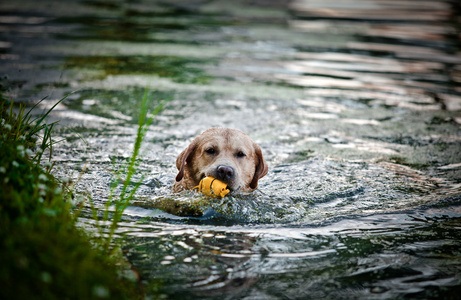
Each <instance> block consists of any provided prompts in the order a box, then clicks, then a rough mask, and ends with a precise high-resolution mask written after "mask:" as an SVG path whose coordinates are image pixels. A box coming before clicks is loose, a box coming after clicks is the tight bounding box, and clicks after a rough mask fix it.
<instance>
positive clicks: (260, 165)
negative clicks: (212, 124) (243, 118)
mask: <svg viewBox="0 0 461 300" xmlns="http://www.w3.org/2000/svg"><path fill="white" fill-rule="evenodd" d="M176 167H177V168H178V170H179V172H178V175H177V176H176V182H177V183H181V184H182V185H183V186H184V188H186V189H190V188H192V187H193V186H195V185H198V183H199V182H200V180H201V179H202V178H204V177H207V176H211V177H214V178H217V179H219V180H220V181H222V182H225V183H227V184H228V188H229V189H231V190H233V191H241V192H252V191H254V190H255V189H256V188H257V187H258V180H259V179H260V178H262V177H263V176H264V175H266V174H267V172H268V168H267V163H266V161H265V160H264V157H263V154H262V152H261V148H260V147H259V145H258V144H256V143H255V142H253V141H252V140H251V139H250V138H249V137H248V136H247V135H246V134H245V133H243V132H241V131H239V130H235V129H228V128H212V129H208V130H206V131H205V132H203V133H202V134H201V135H199V136H198V137H196V138H195V139H194V140H193V141H192V142H191V144H190V145H189V146H188V147H187V148H186V149H185V150H184V151H183V152H182V153H181V154H180V155H179V156H178V158H177V160H176Z"/></svg>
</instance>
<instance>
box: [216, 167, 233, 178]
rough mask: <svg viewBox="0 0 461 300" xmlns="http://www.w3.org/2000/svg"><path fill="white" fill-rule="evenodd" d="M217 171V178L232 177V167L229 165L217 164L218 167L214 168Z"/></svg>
mask: <svg viewBox="0 0 461 300" xmlns="http://www.w3.org/2000/svg"><path fill="white" fill-rule="evenodd" d="M216 171H217V173H218V177H219V179H222V180H226V179H227V180H228V179H231V178H232V177H234V169H232V168H231V167H229V166H223V165H221V166H218V168H217V169H216Z"/></svg>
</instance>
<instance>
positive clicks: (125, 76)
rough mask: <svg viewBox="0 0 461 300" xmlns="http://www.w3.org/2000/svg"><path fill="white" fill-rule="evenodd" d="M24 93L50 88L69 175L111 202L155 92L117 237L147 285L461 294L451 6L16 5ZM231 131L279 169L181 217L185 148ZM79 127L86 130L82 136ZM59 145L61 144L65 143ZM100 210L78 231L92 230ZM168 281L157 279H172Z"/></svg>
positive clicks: (13, 56) (4, 26) (5, 44)
mask: <svg viewBox="0 0 461 300" xmlns="http://www.w3.org/2000/svg"><path fill="white" fill-rule="evenodd" d="M0 7H1V8H2V9H1V15H0V40H1V43H0V54H1V64H2V70H3V72H4V73H5V74H7V75H8V79H7V84H8V85H9V86H10V92H9V93H10V95H11V96H12V97H13V98H15V99H18V101H25V102H27V101H32V100H37V99H39V98H41V97H44V96H48V98H47V99H46V100H45V101H44V102H43V105H42V107H43V108H46V107H50V106H51V105H52V104H53V103H55V102H56V101H57V100H58V99H60V98H61V97H62V96H63V95H65V94H67V93H69V92H72V94H71V95H70V96H68V97H67V99H66V100H65V101H64V102H63V104H61V105H59V106H58V107H57V109H56V110H55V111H54V112H53V115H52V116H51V118H52V120H61V121H60V124H61V125H62V126H61V129H60V131H59V136H62V137H64V138H65V139H66V142H63V143H60V144H58V145H56V146H55V147H54V150H53V152H54V158H53V161H55V162H56V169H55V172H56V175H57V176H58V177H60V178H65V177H68V178H71V179H73V180H74V181H75V182H76V191H77V192H78V193H79V195H80V197H81V198H85V197H86V198H88V197H91V199H93V201H94V203H95V205H96V206H97V207H101V209H102V207H103V206H104V204H105V203H106V202H107V201H108V197H109V196H108V195H109V194H110V187H109V186H110V182H111V180H112V179H113V178H114V177H113V172H114V170H117V169H118V168H120V167H121V166H122V164H123V162H124V160H125V159H127V158H128V157H130V155H131V151H132V148H133V142H134V139H135V136H136V131H137V126H136V124H137V118H138V113H139V106H140V101H141V99H142V96H143V94H144V91H145V89H146V88H148V90H149V91H148V95H149V98H151V99H152V105H151V109H152V110H153V109H154V107H155V106H156V105H158V104H159V103H160V102H161V101H167V104H166V106H165V108H164V110H163V111H162V112H161V114H160V115H158V116H156V118H155V122H154V124H153V125H152V126H151V127H150V130H149V131H148V133H147V136H146V138H145V141H144V144H143V147H142V150H141V153H142V155H141V159H140V161H139V169H138V172H137V174H136V176H135V177H136V178H135V180H134V181H137V180H142V185H141V187H140V189H139V191H138V193H137V194H136V197H135V201H134V203H133V206H130V207H129V208H128V209H127V210H126V212H125V215H124V220H123V223H122V224H121V226H120V229H119V234H120V236H122V235H124V236H125V237H124V238H123V239H124V241H125V246H124V251H125V253H126V258H127V261H128V262H129V263H130V264H131V265H132V269H133V270H135V271H134V272H135V273H136V274H138V275H139V276H140V279H139V280H140V282H141V283H142V285H143V286H144V289H145V291H146V294H147V295H157V294H158V293H161V294H165V295H167V297H168V298H173V299H174V298H177V299H188V298H190V299H203V298H220V299H222V298H225V299H318V298H326V299H330V298H335V299H355V298H361V299H363V298H366V299H396V298H397V299H398V298H424V299H430V298H442V299H454V298H455V297H456V296H457V295H459V293H460V286H461V284H460V283H461V278H460V275H459V274H460V273H459V270H460V267H461V266H460V261H461V254H460V251H459V249H460V246H461V245H460V244H461V242H460V234H459V232H460V231H459V229H460V226H461V223H460V222H461V209H460V204H461V202H460V196H461V185H460V184H461V155H460V153H461V151H460V144H461V135H460V123H461V114H460V110H461V89H460V86H461V85H460V82H461V67H460V65H461V56H460V55H459V53H460V52H459V51H460V44H459V28H460V24H459V18H460V17H459V16H460V15H459V5H457V3H455V2H451V1H403V2H402V1H385V2H383V1H365V2H364V1H353V0H350V1H342V2H339V3H338V2H337V1H308V0H297V1H243V0H242V1H232V4H231V3H230V2H228V1H203V2H200V1H199V2H187V1H179V0H178V1H168V2H164V1H147V0H144V1H137V2H136V3H130V2H126V3H125V2H122V1H117V2H111V1H73V2H65V3H61V2H57V1H45V2H43V3H42V5H40V6H37V4H36V3H35V2H34V1H16V2H14V3H5V4H1V6H0ZM215 126H220V127H232V128H237V129H240V130H242V131H244V132H246V133H248V134H249V135H250V136H251V137H252V138H253V139H254V140H255V141H256V142H257V143H258V144H259V145H261V147H262V149H263V153H264V156H265V158H266V160H267V161H268V164H269V167H270V172H269V174H268V175H267V176H266V177H264V178H263V179H262V180H260V188H259V190H258V191H257V192H256V193H254V194H253V195H250V196H243V195H232V196H230V197H225V198H224V199H215V200H210V201H209V203H206V204H201V205H199V206H196V207H195V208H194V212H195V214H188V213H183V214H180V215H173V214H171V213H169V212H167V211H165V210H162V209H159V205H158V203H161V202H162V201H165V199H168V200H169V201H176V202H178V203H184V205H187V204H188V203H190V202H191V201H197V200H203V197H202V196H200V195H197V194H195V193H192V192H186V193H182V194H176V195H175V194H172V193H171V186H172V184H173V180H174V177H175V175H176V172H177V170H176V169H175V160H176V157H177V155H178V154H179V153H180V152H181V151H182V150H183V149H184V148H185V147H186V146H187V145H188V143H189V142H190V141H191V140H192V139H193V137H195V136H196V135H198V134H199V133H200V132H202V131H204V130H206V129H207V128H210V127H215ZM77 134H78V135H80V136H81V137H83V139H84V141H85V142H84V141H82V139H80V138H79V137H78V135H77ZM57 138H58V137H57ZM93 223H94V222H93V221H92V220H91V219H90V215H88V216H87V215H84V216H83V217H82V218H81V224H82V226H85V227H87V228H88V230H91V228H92V227H93V226H94V225H93ZM159 282H161V283H162V286H163V288H162V289H161V290H160V291H158V290H157V287H158V283H159Z"/></svg>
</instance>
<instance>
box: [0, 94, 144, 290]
mask: <svg viewBox="0 0 461 300" xmlns="http://www.w3.org/2000/svg"><path fill="white" fill-rule="evenodd" d="M0 96H1V97H0V116H1V118H0V282H2V288H1V289H0V299H96V298H100V297H101V296H104V297H106V298H110V299H126V298H131V299H132V298H137V297H138V296H139V295H140V292H139V291H138V290H137V288H136V286H135V283H133V282H130V281H127V280H126V279H123V278H121V277H120V274H119V267H117V263H118V262H117V261H114V260H113V259H112V258H111V257H108V256H107V255H106V253H105V252H103V251H100V250H99V249H97V248H95V247H94V243H92V242H90V240H89V239H88V236H87V234H86V233H84V232H83V231H82V230H80V229H78V228H76V226H75V222H76V214H75V213H72V212H71V207H72V204H71V201H70V194H69V193H66V192H65V191H64V189H63V186H62V184H60V183H59V182H58V180H56V178H54V176H53V175H52V174H51V169H52V164H49V163H48V166H47V167H46V168H43V167H42V162H43V160H44V159H45V157H43V155H44V153H46V151H49V158H48V159H50V158H51V155H52V152H53V146H54V145H55V144H56V143H57V142H59V141H55V140H53V138H52V135H53V129H54V128H55V126H56V124H57V122H54V123H51V124H48V123H47V122H46V117H47V116H48V115H49V114H50V112H51V111H52V110H53V109H54V108H55V107H56V106H57V105H58V104H59V103H61V102H62V101H63V100H64V99H61V100H60V101H58V102H57V103H56V104H55V105H54V106H53V107H52V108H51V109H49V110H48V111H47V112H46V113H44V114H43V115H41V116H39V117H36V118H34V117H33V116H32V110H33V109H34V108H35V107H33V108H32V109H31V110H29V111H27V112H26V109H25V106H24V105H19V107H17V108H16V109H15V106H14V104H13V103H8V102H7V101H6V99H4V97H3V96H2V95H1V93H0ZM143 128H144V127H143ZM145 130H146V129H143V131H142V133H143V134H142V135H141V136H144V134H145ZM114 226H115V225H114Z"/></svg>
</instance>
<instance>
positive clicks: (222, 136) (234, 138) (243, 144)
mask: <svg viewBox="0 0 461 300" xmlns="http://www.w3.org/2000/svg"><path fill="white" fill-rule="evenodd" d="M201 140H202V141H201V142H202V145H203V146H214V147H220V146H221V147H227V148H252V145H253V142H252V140H251V139H250V138H249V137H248V136H247V135H246V134H244V133H243V132H241V131H238V130H231V129H226V130H218V129H215V130H208V131H205V132H204V133H202V135H201Z"/></svg>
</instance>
